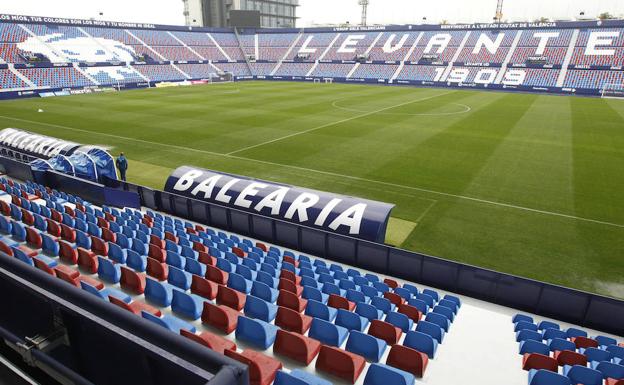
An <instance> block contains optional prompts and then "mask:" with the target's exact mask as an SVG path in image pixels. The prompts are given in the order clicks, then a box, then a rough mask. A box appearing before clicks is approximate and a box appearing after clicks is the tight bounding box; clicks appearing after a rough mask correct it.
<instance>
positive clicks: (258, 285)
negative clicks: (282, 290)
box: [251, 281, 279, 303]
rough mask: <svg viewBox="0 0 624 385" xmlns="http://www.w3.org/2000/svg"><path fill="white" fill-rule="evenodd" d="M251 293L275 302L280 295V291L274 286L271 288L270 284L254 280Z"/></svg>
mask: <svg viewBox="0 0 624 385" xmlns="http://www.w3.org/2000/svg"><path fill="white" fill-rule="evenodd" d="M251 295H253V296H256V297H258V298H261V299H263V300H265V301H267V302H270V303H275V301H277V296H278V295H279V291H278V290H276V289H273V288H270V287H269V285H267V284H265V283H262V282H259V281H254V283H253V285H252V286H251Z"/></svg>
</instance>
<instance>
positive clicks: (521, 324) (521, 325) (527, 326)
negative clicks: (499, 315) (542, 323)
mask: <svg viewBox="0 0 624 385" xmlns="http://www.w3.org/2000/svg"><path fill="white" fill-rule="evenodd" d="M524 329H527V330H533V331H537V325H536V324H534V323H531V322H526V321H520V322H516V324H515V326H514V332H519V331H520V330H524Z"/></svg>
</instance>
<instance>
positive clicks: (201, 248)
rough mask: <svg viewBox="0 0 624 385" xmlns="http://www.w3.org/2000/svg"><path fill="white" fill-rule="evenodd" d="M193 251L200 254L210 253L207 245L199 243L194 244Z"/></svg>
mask: <svg viewBox="0 0 624 385" xmlns="http://www.w3.org/2000/svg"><path fill="white" fill-rule="evenodd" d="M193 250H195V251H197V252H198V253H207V252H208V248H207V247H206V245H204V244H203V243H199V242H193Z"/></svg>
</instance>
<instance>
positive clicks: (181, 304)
mask: <svg viewBox="0 0 624 385" xmlns="http://www.w3.org/2000/svg"><path fill="white" fill-rule="evenodd" d="M204 301H205V300H204V298H202V297H200V296H197V295H195V294H187V293H183V292H181V291H180V290H173V298H172V301H171V310H172V311H173V312H174V313H176V314H178V315H182V316H183V317H186V318H189V319H193V320H197V319H199V317H200V316H201V314H202V311H203V310H204Z"/></svg>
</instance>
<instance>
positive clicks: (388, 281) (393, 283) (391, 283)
mask: <svg viewBox="0 0 624 385" xmlns="http://www.w3.org/2000/svg"><path fill="white" fill-rule="evenodd" d="M384 283H385V284H386V285H388V286H390V287H391V288H393V289H396V288H397V287H399V283H398V282H397V281H395V280H394V279H390V278H386V279H384Z"/></svg>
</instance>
